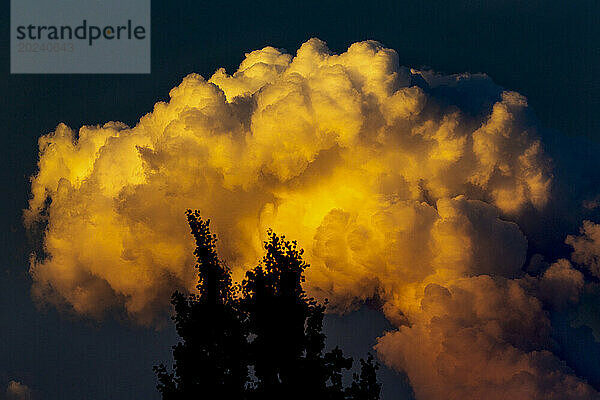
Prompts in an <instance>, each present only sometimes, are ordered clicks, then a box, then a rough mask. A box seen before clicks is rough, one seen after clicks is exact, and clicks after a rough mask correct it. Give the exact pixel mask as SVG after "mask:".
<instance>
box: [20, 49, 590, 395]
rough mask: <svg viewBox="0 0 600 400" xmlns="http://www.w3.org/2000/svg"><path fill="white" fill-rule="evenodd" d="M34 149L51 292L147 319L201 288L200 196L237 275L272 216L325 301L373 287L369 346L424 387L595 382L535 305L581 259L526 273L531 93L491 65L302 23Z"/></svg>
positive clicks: (579, 243) (518, 388) (540, 183)
mask: <svg viewBox="0 0 600 400" xmlns="http://www.w3.org/2000/svg"><path fill="white" fill-rule="evenodd" d="M39 147H40V158H39V171H38V173H37V174H36V175H35V176H34V177H33V178H32V182H31V193H32V197H31V200H30V203H29V208H28V210H26V211H25V221H26V223H27V224H28V225H34V224H35V223H38V222H41V223H42V224H46V230H45V232H44V252H45V256H44V255H42V254H39V255H34V256H32V260H31V269H30V272H31V275H32V277H33V280H34V285H33V294H34V296H35V298H36V299H38V300H39V301H42V302H46V303H51V304H55V305H57V306H60V307H62V306H67V307H70V308H71V309H72V310H74V311H75V312H76V313H79V314H82V315H87V316H92V317H97V316H101V315H102V314H103V313H104V312H106V311H107V310H109V309H113V308H116V309H124V310H125V311H126V312H127V313H128V314H129V315H130V317H131V318H133V319H134V320H136V321H139V322H141V323H146V324H149V323H153V322H156V320H157V318H160V317H159V315H160V313H162V312H165V310H168V309H169V308H168V299H169V296H170V294H171V293H172V291H174V290H175V289H185V290H189V291H192V290H194V287H195V284H196V274H195V270H194V268H193V267H194V258H193V254H192V251H193V241H192V238H191V236H190V235H189V229H188V227H187V225H186V221H185V218H184V211H185V209H187V208H192V209H199V210H200V211H201V213H202V215H203V216H204V217H206V218H210V219H211V220H212V224H211V227H212V228H213V229H214V232H215V233H216V234H217V235H218V237H219V251H220V255H221V257H222V258H223V259H224V260H226V261H227V263H228V264H229V265H230V266H231V267H232V268H233V271H234V279H240V278H241V277H243V274H244V272H245V271H246V269H247V268H249V267H252V266H253V265H255V264H256V262H257V260H258V259H259V258H260V256H261V254H262V249H261V245H262V241H263V240H264V239H265V237H266V236H265V235H266V231H267V229H268V228H273V229H274V231H275V232H277V233H278V234H284V235H286V236H287V237H288V238H290V239H296V240H298V242H299V245H300V246H301V247H303V248H304V249H305V250H306V258H307V260H308V262H310V264H311V268H310V269H309V270H307V286H308V291H309V293H310V294H311V295H313V296H316V297H318V298H319V299H325V298H327V299H329V301H330V306H331V307H330V310H331V311H335V312H347V311H351V310H353V309H355V308H357V307H358V306H360V305H361V304H362V303H363V302H364V301H365V300H367V299H372V298H377V299H378V300H380V301H381V304H382V309H383V312H384V313H385V315H386V317H387V318H388V319H389V320H390V321H391V322H392V323H393V324H394V325H395V326H396V327H397V330H394V331H392V332H387V333H385V334H383V333H382V334H383V336H382V338H380V339H379V344H378V345H377V352H378V354H379V357H380V358H381V359H382V360H383V361H384V362H385V363H386V364H387V365H389V366H391V367H394V368H397V369H399V370H403V371H405V372H406V373H407V375H408V377H409V379H410V381H411V384H412V385H413V387H414V390H415V393H416V395H417V398H418V399H420V400H421V399H423V400H428V399H440V398H446V399H481V398H489V399H500V398H506V397H510V398H513V399H515V400H520V399H564V398H570V399H591V398H595V397H594V396H597V395H598V394H597V393H596V392H595V391H594V390H593V389H592V388H591V387H590V386H589V385H587V384H586V383H585V382H583V381H581V380H580V379H579V378H577V377H576V376H575V375H573V374H572V372H571V371H570V370H569V369H568V368H567V367H566V366H565V365H564V364H563V363H562V362H561V361H560V360H559V359H558V358H557V357H556V356H555V355H554V354H553V352H552V351H553V350H554V348H553V346H554V345H553V341H552V338H551V331H550V321H549V319H548V317H547V315H546V313H545V311H544V304H551V305H552V304H554V305H556V306H557V307H558V306H560V304H563V303H565V304H566V303H569V302H571V303H573V302H577V301H578V298H579V296H580V294H581V291H582V290H583V286H584V284H583V277H582V275H581V273H580V272H579V271H577V270H576V269H575V268H574V267H573V266H572V265H571V262H570V261H568V260H558V261H556V262H552V263H551V264H550V266H549V267H547V270H546V271H545V272H544V273H542V274H540V276H536V277H531V276H526V275H525V274H524V272H523V270H522V267H523V264H524V263H525V260H526V253H527V239H526V237H525V235H524V234H523V233H522V231H521V229H520V228H519V226H518V225H517V223H515V222H514V221H517V220H518V216H519V215H521V213H524V212H527V211H528V210H537V211H543V209H544V207H545V205H546V204H547V203H548V202H549V201H550V194H551V186H552V172H551V168H550V160H549V158H548V157H547V156H546V155H545V154H544V151H543V148H542V145H541V142H540V140H539V139H538V137H537V134H536V125H535V120H534V119H533V118H532V117H531V115H530V110H529V108H528V105H527V101H526V99H525V98H524V97H523V96H521V95H519V94H518V93H515V92H510V91H503V90H501V89H500V88H498V87H497V86H495V85H494V84H493V83H492V82H491V80H490V79H489V78H488V77H487V76H485V75H470V74H461V75H440V74H436V73H434V72H432V71H426V70H422V71H421V70H415V69H409V68H405V67H402V66H400V61H399V58H398V55H397V54H396V53H395V52H394V51H393V50H390V49H386V48H384V47H382V46H381V45H380V44H378V43H376V42H373V41H367V42H360V43H355V44H353V45H352V46H350V48H349V49H348V50H347V51H346V52H345V53H342V54H339V55H336V54H332V53H331V52H330V51H329V50H328V49H327V47H326V45H325V43H323V42H322V41H320V40H317V39H311V40H309V41H308V42H306V43H304V44H303V45H302V47H301V48H300V49H299V50H298V52H297V54H296V55H295V56H291V55H289V54H287V53H285V52H284V51H282V50H279V49H276V48H273V47H266V48H264V49H262V50H257V51H254V52H252V53H249V54H247V55H246V58H245V60H244V61H243V62H242V63H241V64H240V67H239V69H238V70H237V71H236V72H234V73H233V74H232V75H229V74H228V73H227V72H226V71H225V70H224V69H219V70H217V71H216V72H215V73H214V75H213V76H212V77H211V78H210V79H208V80H205V79H204V78H203V77H201V76H199V75H196V74H191V75H188V76H187V77H185V78H184V80H183V82H182V83H181V84H180V85H179V86H177V87H175V88H173V89H172V90H171V92H170V101H169V102H166V103H165V102H159V103H157V104H156V105H155V106H154V110H153V111H152V112H151V113H149V114H147V115H145V116H143V117H142V118H141V119H140V120H139V122H138V123H137V124H136V126H134V127H128V126H126V125H124V124H122V123H120V122H109V123H106V124H105V125H103V126H84V127H82V128H81V129H79V131H74V130H73V129H71V128H69V127H67V126H65V125H63V124H61V125H59V126H58V127H57V128H56V130H55V131H54V132H51V133H49V134H47V135H45V136H42V137H41V138H40V140H39ZM583 233H584V235H585V236H584V238H583V239H582V238H580V237H577V238H571V237H570V238H569V239H568V242H569V243H570V244H571V245H572V246H573V247H574V250H575V252H574V255H573V261H574V262H581V263H587V264H588V265H589V267H590V268H591V272H592V273H597V272H598V271H597V270H598V268H599V267H598V265H597V264H598V263H597V261H598V255H599V254H600V251H596V250H598V249H599V248H600V246H598V243H600V236H599V235H598V234H597V233H598V232H597V226H596V225H593V224H592V223H589V224H588V225H585V231H584V232H583ZM550 291H552V292H556V293H558V295H556V296H553V297H552V296H548V295H547V293H548V292H550ZM553 396H554V397H553Z"/></svg>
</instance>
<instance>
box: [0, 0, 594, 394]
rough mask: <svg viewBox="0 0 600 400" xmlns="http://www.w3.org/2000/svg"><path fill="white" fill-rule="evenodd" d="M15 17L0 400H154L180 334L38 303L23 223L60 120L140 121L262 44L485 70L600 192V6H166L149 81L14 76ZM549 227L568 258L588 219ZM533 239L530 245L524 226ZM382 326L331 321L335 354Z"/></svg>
mask: <svg viewBox="0 0 600 400" xmlns="http://www.w3.org/2000/svg"><path fill="white" fill-rule="evenodd" d="M8 7H9V5H8V2H5V4H4V8H3V12H2V14H1V18H2V20H1V21H2V26H4V31H3V35H2V38H1V40H2V42H1V43H2V49H3V52H2V54H1V55H0V57H1V62H0V73H1V74H2V77H1V79H0V87H1V93H2V101H1V103H0V124H1V126H2V127H3V129H2V131H3V133H2V135H1V136H0V141H1V145H0V151H1V152H2V154H1V156H0V163H1V166H0V179H1V182H2V188H3V189H4V190H3V195H2V196H1V197H0V209H1V210H2V211H1V213H0V218H1V219H0V223H1V224H2V226H1V229H0V232H1V233H0V234H1V237H2V240H1V241H0V244H1V246H2V247H1V248H0V252H1V253H0V254H2V258H1V262H2V265H1V267H0V326H1V328H0V396H2V395H3V393H2V392H3V391H4V388H5V387H6V384H7V383H8V381H9V380H13V379H14V380H18V381H20V382H22V383H24V384H27V385H28V386H30V387H31V388H32V389H33V391H34V394H35V397H36V398H37V399H57V400H58V399H61V400H70V399H73V400H74V399H114V400H120V399H134V398H135V399H138V398H158V393H157V392H156V391H155V389H154V385H155V382H154V377H153V374H152V371H151V367H152V365H154V364H156V363H157V362H159V361H161V360H168V359H169V357H170V346H171V345H172V344H173V343H174V342H175V336H174V334H173V332H172V330H171V329H165V330H162V331H155V330H152V329H144V328H140V327H137V326H135V325H132V324H131V323H128V322H126V321H120V320H118V319H115V318H113V319H107V320H104V321H100V322H97V321H88V320H82V319H80V318H78V317H74V316H69V315H64V314H60V313H58V312H57V311H55V310H54V309H42V310H40V309H37V308H36V307H35V306H34V304H32V301H31V298H30V294H29V287H30V285H31V282H30V278H29V276H28V272H27V271H28V257H29V253H30V252H31V251H32V249H33V248H34V247H36V246H38V245H39V243H38V240H39V238H36V237H35V235H28V234H27V233H26V232H25V230H24V228H23V226H22V222H21V218H22V209H23V208H25V207H26V202H27V199H28V190H29V186H28V183H29V181H28V177H29V176H31V175H32V174H33V173H34V172H35V165H36V161H37V139H38V137H39V136H40V135H42V134H45V133H47V132H49V131H51V130H53V129H54V128H55V127H56V125H57V124H58V123H59V122H64V123H66V124H67V125H69V126H71V127H74V128H78V127H79V126H81V125H83V124H96V123H103V122H105V121H109V120H120V121H123V122H125V123H128V124H134V123H135V122H136V121H137V119H138V118H139V117H140V116H142V115H143V114H145V113H147V112H148V111H150V110H151V109H152V106H153V105H154V103H155V102H157V101H159V100H165V99H167V97H168V96H167V95H168V91H169V90H170V89H171V88H172V87H174V86H175V85H177V84H178V83H179V82H180V81H181V79H182V78H183V77H184V76H185V75H186V74H188V73H190V72H198V73H200V74H202V75H203V76H205V77H208V76H210V75H211V74H212V73H213V72H214V70H215V69H217V68H218V67H221V66H224V67H225V68H226V69H227V70H228V72H233V70H234V69H235V67H236V66H237V65H238V64H239V62H240V61H241V60H242V59H243V55H244V53H245V52H248V51H251V50H254V49H258V48H262V47H264V46H266V45H272V46H275V47H280V48H285V49H287V50H288V51H290V52H294V51H295V50H296V49H297V48H298V47H299V46H300V44H301V43H303V42H305V41H306V40H307V39H309V38H310V37H319V38H320V39H322V40H324V41H326V42H327V43H328V45H329V47H330V49H331V50H332V51H334V52H340V51H344V50H345V49H346V48H347V47H348V45H349V44H351V43H353V42H356V41H360V40H365V39H375V40H378V41H380V42H382V43H383V44H384V45H385V46H386V47H390V48H393V49H395V50H396V51H397V52H398V54H399V57H400V62H401V64H403V65H407V66H414V67H421V66H428V67H431V68H433V69H435V70H437V71H441V72H447V73H451V72H485V73H487V74H488V75H490V76H491V77H492V78H493V79H494V81H495V82H496V83H497V84H499V85H501V86H503V87H505V88H508V89H511V90H516V91H518V92H520V93H522V94H524V95H525V96H527V97H528V99H529V103H530V105H531V106H532V108H533V110H534V111H535V112H536V115H537V117H538V118H539V120H540V125H541V126H542V127H544V128H546V129H545V130H544V133H542V136H543V140H544V143H545V144H546V146H547V148H548V150H549V152H550V154H551V155H552V156H553V158H554V159H555V163H556V164H557V166H558V170H557V172H556V174H557V176H559V177H564V178H565V179H564V180H563V181H562V182H563V183H562V184H563V185H566V186H568V185H569V182H571V181H575V180H576V181H577V182H578V188H577V190H575V192H577V195H578V196H580V195H581V196H583V194H584V193H591V192H593V190H594V188H597V187H598V183H600V182H599V181H598V180H596V175H594V174H592V173H591V172H590V171H591V168H596V167H597V161H596V155H595V154H596V153H595V152H594V151H593V150H592V149H594V148H596V147H597V146H598V143H599V141H600V134H599V133H598V129H599V128H600V113H599V112H598V111H597V110H598V107H599V106H600V104H599V90H600V79H599V78H598V71H600V48H599V43H600V41H599V40H598V38H599V37H600V35H599V34H600V24H599V23H598V22H599V21H598V15H600V4H599V3H598V2H597V1H592V0H581V1H577V2H573V1H541V0H540V1H528V2H522V1H516V0H496V1H478V0H462V1H449V0H444V1H413V2H407V1H387V2H379V1H361V2H358V1H347V2H333V1H331V2H327V1H302V2H299V1H287V0H286V1H279V2H277V3H275V2H273V3H271V4H266V3H260V4H259V3H257V2H249V1H242V2H226V3H225V2H224V3H219V2H199V1H179V2H166V1H162V2H159V1H157V0H155V1H154V2H153V4H152V74H151V75H10V74H9V59H8V49H9V44H8V43H9V42H8V38H9V32H8V29H9V26H10V22H9V8H8ZM575 160H577V162H574V161H575ZM596 169H597V168H596ZM565 201H567V200H565ZM555 217H556V221H557V222H555V223H554V222H552V221H553V220H552V218H555ZM547 219H548V220H547V221H546V222H545V223H546V224H548V226H553V227H554V228H553V229H554V231H553V232H549V235H548V237H547V238H545V239H544V238H535V237H533V238H532V237H530V239H531V240H533V241H534V242H535V246H537V247H538V248H539V249H540V250H543V251H547V252H550V253H551V252H553V251H554V252H555V253H556V254H558V255H559V254H560V253H561V251H564V249H561V247H560V246H558V247H557V246H554V243H555V241H556V240H562V239H560V238H562V237H564V234H565V231H568V232H570V233H572V232H573V231H575V230H576V229H577V226H578V225H579V223H580V219H578V216H577V218H576V217H575V216H573V217H572V218H570V217H569V216H561V218H558V217H557V216H553V215H551V214H550V215H549V216H547ZM531 223H532V224H533V222H531ZM536 223H537V222H536ZM523 229H524V230H525V232H526V233H527V230H528V228H527V223H525V226H524V227H523ZM552 255H555V254H552ZM561 321H562V320H561V319H560V316H556V317H555V325H556V326H557V340H558V341H559V344H561V352H562V354H563V355H564V358H565V359H566V360H567V361H568V362H569V363H570V364H571V366H573V367H574V368H575V369H576V370H577V372H578V373H579V374H584V375H586V376H587V377H588V378H590V380H591V381H592V383H594V384H595V386H596V388H600V386H599V384H600V366H599V364H598V362H595V361H593V360H597V359H598V357H593V358H592V357H589V356H588V357H587V359H586V360H585V363H582V362H581V360H580V359H581V358H582V357H581V355H582V354H586V351H587V352H588V353H587V354H590V353H589V352H592V354H600V351H598V348H597V346H595V347H589V346H590V345H591V342H590V337H591V334H590V332H589V331H588V330H585V329H583V330H581V329H580V330H577V331H574V330H572V329H571V328H570V327H569V326H568V324H565V323H562V322H561ZM357 325H358V326H365V327H368V328H365V330H364V331H361V332H359V333H355V334H354V333H353V334H352V335H351V334H349V333H348V331H349V329H348V326H357ZM385 326H386V325H385V322H384V321H383V320H382V318H381V317H380V316H379V314H377V313H375V312H373V311H369V310H366V309H365V310H362V311H361V312H360V313H359V314H356V315H353V316H350V317H332V318H330V319H329V320H328V321H327V332H328V335H329V338H330V341H331V342H332V343H340V344H342V345H343V346H345V347H346V348H348V349H349V350H350V351H351V353H354V354H357V355H358V354H361V353H364V352H365V351H366V350H367V349H368V347H369V346H370V343H371V342H373V341H374V336H375V335H376V334H377V332H378V330H381V328H385ZM570 331H573V332H571V333H569V332H570ZM584 358H585V357H584ZM578 360H579V361H578ZM382 377H383V379H384V383H385V384H386V386H385V394H386V397H384V398H385V399H390V398H392V397H391V396H390V395H391V394H392V393H394V392H396V391H401V390H400V388H401V387H404V389H403V390H402V391H406V390H405V389H406V388H405V384H404V383H400V384H391V383H390V382H391V381H392V380H393V378H394V374H393V373H392V372H390V371H384V372H383V375H382ZM407 398H408V397H407Z"/></svg>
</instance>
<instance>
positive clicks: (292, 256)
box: [154, 210, 380, 400]
mask: <svg viewBox="0 0 600 400" xmlns="http://www.w3.org/2000/svg"><path fill="white" fill-rule="evenodd" d="M186 214H187V219H188V223H189V225H190V228H191V231H192V235H193V236H194V238H195V240H196V250H195V251H194V255H195V256H196V258H197V264H196V268H197V269H198V285H197V289H198V293H197V294H191V295H188V296H185V295H184V294H182V293H180V292H175V293H174V294H173V297H172V304H173V305H174V307H175V316H174V317H173V320H174V321H175V326H176V329H177V333H178V334H179V336H180V337H181V339H182V341H181V342H180V343H178V344H177V345H175V346H174V347H173V358H174V360H175V364H174V366H173V372H172V373H169V372H168V371H167V368H166V367H165V366H164V365H163V364H161V365H160V366H157V367H154V371H155V373H156V374H157V377H158V381H159V383H158V385H157V388H158V390H159V391H160V392H161V394H162V397H163V399H165V400H172V399H192V398H193V399H217V398H219V399H244V400H259V399H260V400H268V399H296V398H298V399H299V398H303V399H306V398H314V399H319V400H320V399H331V400H338V399H339V400H359V399H360V400H376V399H379V394H380V384H379V383H378V382H377V374H376V373H377V369H378V368H379V366H378V364H377V363H375V362H374V360H373V357H372V355H369V357H368V358H367V360H360V363H361V371H360V374H354V375H353V382H352V383H351V385H350V386H349V387H345V386H344V384H343V375H344V373H343V371H344V370H349V369H351V367H352V359H351V358H346V357H344V355H343V352H342V350H341V349H339V348H338V347H336V348H335V349H333V350H331V351H329V352H325V351H324V349H325V339H326V337H325V334H324V333H323V332H322V329H323V316H324V311H325V306H324V305H321V304H318V303H317V301H316V300H315V299H313V298H310V297H308V296H307V295H306V293H305V291H304V289H303V287H302V284H303V283H304V270H305V269H306V268H308V267H309V265H308V264H306V263H305V262H304V260H303V259H302V255H303V251H302V250H299V249H298V248H297V243H296V242H295V241H292V242H290V241H287V240H285V237H284V236H281V237H279V236H277V235H276V234H275V233H273V232H272V231H269V232H268V240H267V241H266V242H265V243H264V245H265V251H266V254H265V256H264V258H263V259H262V262H261V263H259V265H258V266H257V267H255V268H254V269H252V270H250V271H248V272H247V273H246V278H245V279H244V280H243V281H242V282H241V284H240V285H234V284H233V283H232V280H231V272H230V270H229V268H228V267H227V266H226V264H225V263H223V262H222V261H221V260H219V258H218V256H217V252H216V241H217V239H216V236H215V235H213V234H211V233H210V229H209V225H210V220H206V221H205V220H203V219H202V218H201V217H200V214H199V212H198V211H191V210H188V211H187V212H186ZM215 393H216V395H215Z"/></svg>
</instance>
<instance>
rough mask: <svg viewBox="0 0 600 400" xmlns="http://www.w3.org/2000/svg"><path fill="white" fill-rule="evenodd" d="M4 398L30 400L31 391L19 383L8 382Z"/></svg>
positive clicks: (8, 399)
mask: <svg viewBox="0 0 600 400" xmlns="http://www.w3.org/2000/svg"><path fill="white" fill-rule="evenodd" d="M6 398H7V400H31V399H32V397H31V389H29V387H27V385H24V384H22V383H21V382H17V381H10V382H8V386H7V388H6Z"/></svg>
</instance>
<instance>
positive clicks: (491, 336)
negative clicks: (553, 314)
mask: <svg viewBox="0 0 600 400" xmlns="http://www.w3.org/2000/svg"><path fill="white" fill-rule="evenodd" d="M421 310H422V312H421V313H419V314H417V315H416V316H415V317H414V318H412V319H411V325H410V326H408V325H407V326H402V327H400V328H399V329H398V330H397V331H394V332H389V333H387V334H386V335H384V336H383V337H382V338H380V339H379V343H378V345H377V346H376V348H377V351H378V354H379V355H380V357H382V359H383V361H384V362H385V363H386V364H388V365H391V366H394V367H396V368H399V369H402V370H404V371H406V373H407V374H408V376H409V378H410V381H411V383H412V385H413V388H414V390H415V394H416V396H417V398H418V399H422V400H433V399H436V400H437V399H442V398H443V399H449V400H453V399H483V398H485V399H498V400H500V399H507V398H510V399H516V400H534V399H539V400H542V399H543V400H552V399H556V400H560V399H596V398H598V393H597V392H596V391H595V390H594V389H593V388H592V387H591V386H589V385H588V384H586V383H585V382H583V381H581V380H579V379H578V378H576V377H575V376H573V375H572V371H570V370H569V368H567V367H566V365H565V364H564V363H563V362H561V361H560V360H559V359H558V358H557V357H556V356H555V355H554V354H553V353H552V352H551V350H552V348H553V346H552V340H551V335H550V321H549V320H548V318H547V316H546V314H545V313H544V311H543V309H542V305H541V303H540V302H539V301H538V300H537V299H536V298H535V297H532V296H529V295H528V294H527V293H526V292H525V291H524V290H523V288H522V287H521V286H520V285H519V284H518V282H517V281H516V280H510V279H505V278H492V277H489V276H479V277H471V278H465V279H461V280H458V281H455V282H454V283H453V284H450V285H447V286H440V285H436V284H430V285H428V286H427V287H426V288H425V292H424V297H423V299H422V300H421Z"/></svg>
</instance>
